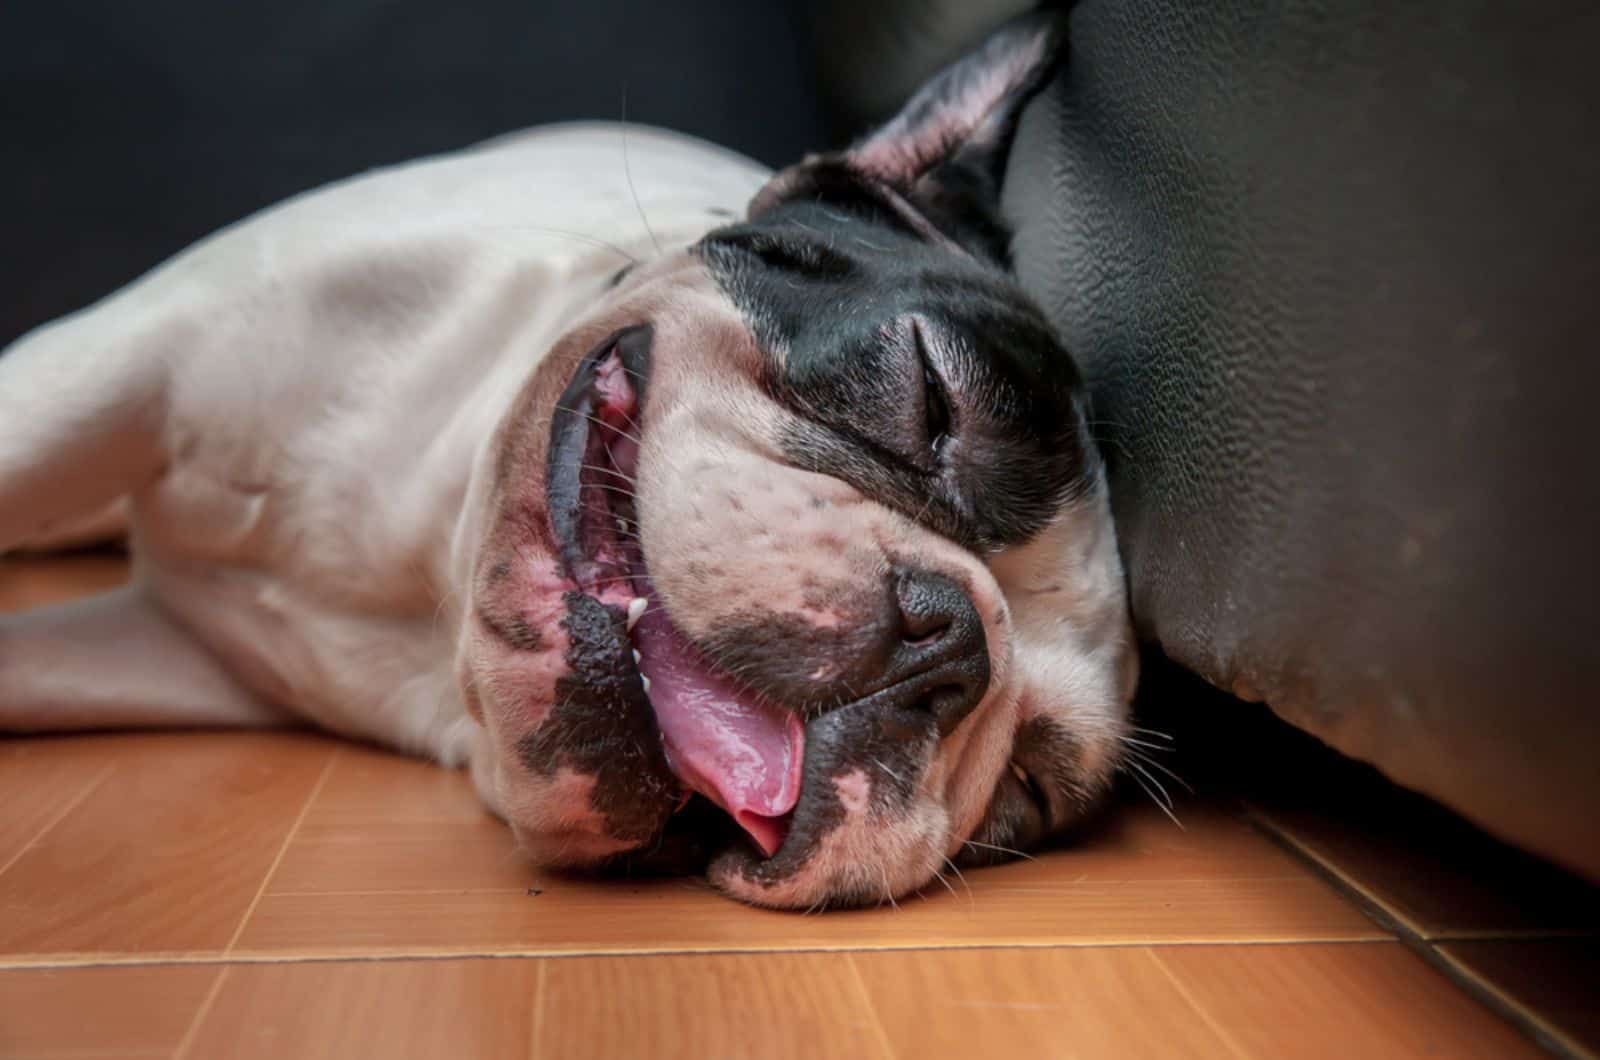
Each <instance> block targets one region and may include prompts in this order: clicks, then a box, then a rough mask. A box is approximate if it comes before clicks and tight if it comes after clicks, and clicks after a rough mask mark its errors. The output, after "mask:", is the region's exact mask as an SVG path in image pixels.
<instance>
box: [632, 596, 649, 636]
mask: <svg viewBox="0 0 1600 1060" xmlns="http://www.w3.org/2000/svg"><path fill="white" fill-rule="evenodd" d="M649 606H650V601H648V600H646V599H645V598H644V597H642V596H635V597H634V598H633V599H632V600H629V601H628V629H629V630H632V629H633V627H634V626H637V625H638V624H639V616H640V615H642V614H644V609H645V608H646V607H649Z"/></svg>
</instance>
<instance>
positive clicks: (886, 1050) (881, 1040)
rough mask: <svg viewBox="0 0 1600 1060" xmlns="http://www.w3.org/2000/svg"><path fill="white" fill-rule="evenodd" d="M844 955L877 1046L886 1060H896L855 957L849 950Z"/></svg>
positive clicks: (897, 1055)
mask: <svg viewBox="0 0 1600 1060" xmlns="http://www.w3.org/2000/svg"><path fill="white" fill-rule="evenodd" d="M840 952H842V953H843V954H844V960H845V963H846V964H848V965H849V966H850V975H851V977H852V978H854V979H855V981H856V989H857V990H858V991H860V993H861V1000H862V1001H863V1002H864V1003H865V1004H866V1006H867V1014H868V1015H870V1016H871V1017H872V1029H873V1030H874V1031H876V1032H877V1036H878V1044H879V1045H880V1046H881V1047H882V1048H883V1055H884V1056H885V1057H887V1058H888V1060H898V1058H899V1055H900V1054H898V1053H896V1052H895V1050H894V1046H893V1045H892V1044H890V1042H889V1032H888V1031H886V1030H884V1029H883V1018H882V1017H881V1016H879V1015H878V1005H877V1002H875V1001H873V1000H872V991H870V990H868V989H867V981H866V979H865V978H864V977H863V976H862V975H861V969H860V968H859V967H857V965H856V957H855V954H854V953H853V952H851V951H850V950H842V951H840Z"/></svg>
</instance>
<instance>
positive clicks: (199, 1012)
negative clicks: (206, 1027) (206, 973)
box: [172, 964, 233, 1060]
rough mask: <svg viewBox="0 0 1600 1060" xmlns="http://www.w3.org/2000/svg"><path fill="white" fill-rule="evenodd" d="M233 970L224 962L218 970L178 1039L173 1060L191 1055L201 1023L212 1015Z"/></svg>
mask: <svg viewBox="0 0 1600 1060" xmlns="http://www.w3.org/2000/svg"><path fill="white" fill-rule="evenodd" d="M231 971H233V965H231V964H224V965H223V966H222V967H221V969H219V970H218V972H217V974H216V977H215V978H213V979H212V980H211V989H210V990H207V991H206V996H205V997H203V998H201V999H200V1004H199V1005H198V1006H197V1007H196V1008H195V1010H194V1015H193V1016H191V1017H189V1025H188V1026H187V1027H185V1028H184V1029H183V1037H182V1038H179V1039H178V1044H177V1046H176V1048H174V1049H173V1050H172V1060H184V1058H185V1057H186V1056H188V1055H189V1050H190V1049H192V1048H194V1040H195V1038H196V1037H197V1036H198V1035H199V1033H200V1025H201V1024H202V1023H204V1022H205V1020H206V1017H207V1016H209V1015H211V1009H212V1007H213V1006H214V1005H216V1003H217V996H218V995H219V994H221V993H222V983H223V980H225V979H227V978H228V973H229V972H231Z"/></svg>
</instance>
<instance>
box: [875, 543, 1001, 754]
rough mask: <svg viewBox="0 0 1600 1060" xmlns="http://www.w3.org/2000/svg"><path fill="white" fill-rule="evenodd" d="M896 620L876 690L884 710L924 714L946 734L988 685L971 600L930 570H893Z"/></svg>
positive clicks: (984, 645)
mask: <svg viewBox="0 0 1600 1060" xmlns="http://www.w3.org/2000/svg"><path fill="white" fill-rule="evenodd" d="M891 578H892V580H893V587H894V605H895V608H896V610H897V612H898V616H897V619H898V620H897V621H896V622H892V623H891V624H890V626H891V628H890V630H889V631H888V632H889V635H890V636H892V637H893V638H894V643H893V644H892V645H886V647H887V648H888V650H887V651H886V652H885V653H884V655H885V657H886V661H887V666H886V672H885V673H884V675H883V678H882V679H881V684H880V688H881V689H882V690H881V691H880V692H878V693H877V694H876V695H874V696H872V697H871V698H872V699H873V700H874V701H875V702H878V703H882V704H884V705H887V706H894V707H901V708H907V709H917V710H926V711H929V712H930V713H932V714H933V716H934V718H935V719H936V720H937V722H938V724H939V733H940V735H948V734H949V733H950V731H951V730H952V729H954V728H955V727H956V726H957V725H959V724H961V719H962V718H965V717H966V716H967V715H968V714H970V713H972V708H973V707H976V706H977V705H978V703H979V701H980V700H982V699H983V694H984V692H985V691H986V690H987V689H988V687H989V644H988V638H987V637H985V636H984V632H983V619H982V618H980V617H979V616H978V609H977V608H976V607H974V606H973V603H972V598H971V597H969V596H968V595H967V594H966V591H965V590H963V589H962V588H961V586H959V585H957V584H956V583H955V582H954V581H953V580H952V579H950V578H948V577H946V576H945V575H943V574H936V573H934V572H933V571H928V570H920V569H915V568H898V569H896V570H895V571H894V572H893V574H892V575H891Z"/></svg>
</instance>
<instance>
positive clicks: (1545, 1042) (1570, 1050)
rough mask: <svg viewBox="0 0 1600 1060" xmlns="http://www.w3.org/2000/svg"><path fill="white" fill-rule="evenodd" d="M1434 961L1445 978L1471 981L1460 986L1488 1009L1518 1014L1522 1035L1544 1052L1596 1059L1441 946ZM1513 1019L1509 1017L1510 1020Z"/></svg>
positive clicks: (1517, 1021) (1585, 1048)
mask: <svg viewBox="0 0 1600 1060" xmlns="http://www.w3.org/2000/svg"><path fill="white" fill-rule="evenodd" d="M1432 949H1433V953H1434V958H1435V960H1434V961H1430V962H1429V963H1432V964H1436V965H1438V966H1442V970H1443V971H1444V974H1446V975H1448V976H1450V977H1451V978H1452V979H1465V980H1468V982H1469V983H1470V986H1469V985H1467V984H1458V985H1461V987H1462V989H1463V990H1465V991H1466V992H1467V993H1469V994H1474V995H1481V996H1479V997H1478V1000H1479V1001H1480V1002H1482V1003H1483V1004H1484V1005H1485V1006H1486V1007H1488V1008H1496V1007H1499V1008H1502V1009H1505V1010H1506V1011H1507V1012H1513V1013H1515V1014H1516V1016H1517V1019H1515V1020H1513V1022H1514V1023H1519V1024H1520V1026H1521V1029H1522V1030H1523V1033H1525V1034H1528V1035H1530V1036H1531V1037H1533V1038H1534V1039H1535V1040H1536V1041H1538V1043H1539V1044H1540V1045H1542V1046H1544V1048H1545V1049H1547V1050H1549V1051H1550V1052H1552V1053H1555V1054H1556V1055H1557V1056H1561V1057H1574V1058H1578V1057H1582V1058H1593V1057H1594V1056H1595V1055H1596V1054H1595V1053H1594V1051H1592V1050H1590V1049H1589V1048H1588V1047H1586V1046H1585V1045H1584V1044H1583V1043H1582V1042H1580V1041H1578V1040H1577V1039H1575V1038H1573V1037H1572V1036H1571V1035H1570V1034H1567V1033H1566V1032H1565V1031H1563V1030H1562V1029H1561V1028H1559V1027H1557V1026H1555V1025H1553V1024H1552V1023H1551V1022H1550V1021H1549V1020H1546V1019H1545V1018H1544V1017H1542V1016H1540V1015H1539V1013H1538V1011H1537V1010H1536V1009H1534V1008H1533V1007H1532V1006H1530V1005H1528V1004H1527V1003H1526V1002H1524V1001H1522V1000H1520V999H1519V998H1517V996H1516V995H1515V994H1511V993H1507V992H1506V991H1505V990H1504V989H1502V988H1501V987H1499V986H1497V985H1496V984H1495V982H1494V980H1492V979H1490V978H1489V977H1487V976H1485V975H1481V974H1479V973H1478V972H1476V971H1474V970H1473V968H1472V966H1471V965H1469V964H1468V963H1466V962H1465V961H1463V960H1461V959H1460V958H1458V957H1453V956H1451V955H1450V954H1449V953H1448V952H1446V951H1445V950H1443V949H1440V948H1439V947H1438V946H1434V947H1432ZM1507 1018H1510V1017H1507Z"/></svg>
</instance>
